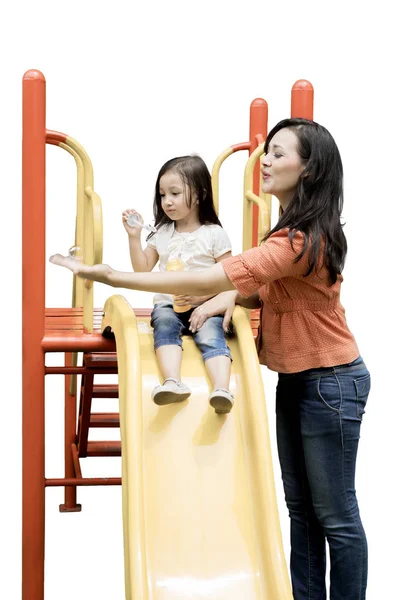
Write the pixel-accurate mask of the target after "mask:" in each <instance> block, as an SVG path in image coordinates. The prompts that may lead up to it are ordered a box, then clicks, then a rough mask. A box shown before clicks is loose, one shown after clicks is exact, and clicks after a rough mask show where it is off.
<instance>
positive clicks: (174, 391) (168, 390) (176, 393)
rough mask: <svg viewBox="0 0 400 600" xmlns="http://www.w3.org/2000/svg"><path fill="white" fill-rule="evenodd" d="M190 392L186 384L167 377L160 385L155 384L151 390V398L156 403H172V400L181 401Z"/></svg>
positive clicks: (159, 404)
mask: <svg viewBox="0 0 400 600" xmlns="http://www.w3.org/2000/svg"><path fill="white" fill-rule="evenodd" d="M190 394H191V391H190V389H189V388H188V386H187V385H185V384H184V383H182V382H181V381H178V380H177V379H172V378H171V377H169V378H168V379H166V380H165V381H164V383H163V384H162V385H157V386H156V387H155V388H154V390H153V391H152V392H151V398H152V400H153V401H154V402H155V403H156V404H157V405H158V406H163V405H164V404H173V403H174V402H182V401H183V400H186V398H189V396H190Z"/></svg>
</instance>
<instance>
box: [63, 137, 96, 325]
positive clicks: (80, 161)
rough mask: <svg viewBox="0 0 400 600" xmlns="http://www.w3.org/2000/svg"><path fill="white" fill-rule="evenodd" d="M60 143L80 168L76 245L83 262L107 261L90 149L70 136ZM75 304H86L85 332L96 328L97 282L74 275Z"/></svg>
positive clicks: (73, 300) (78, 173)
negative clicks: (94, 288)
mask: <svg viewBox="0 0 400 600" xmlns="http://www.w3.org/2000/svg"><path fill="white" fill-rule="evenodd" d="M59 146H60V147H61V148H64V150H66V151H67V152H69V153H70V154H71V155H72V156H73V157H74V159H75V163H76V168H77V205H76V225H75V245H76V246H80V247H81V248H82V249H83V262H84V263H86V264H88V265H94V264H98V263H101V262H102V261H103V216H102V208H101V200H100V197H99V196H98V194H96V192H94V191H93V167H92V163H91V160H90V158H89V155H88V154H87V152H86V150H85V149H84V148H83V146H81V145H80V144H79V143H78V142H77V141H76V140H74V139H73V138H71V137H67V138H66V140H65V142H60V144H59ZM72 306H73V307H78V306H82V307H83V326H84V329H85V331H87V332H88V333H91V332H92V331H93V282H92V281H84V280H83V279H80V278H78V277H74V283H73V297H72Z"/></svg>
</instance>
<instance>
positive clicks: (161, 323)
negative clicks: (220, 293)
mask: <svg viewBox="0 0 400 600" xmlns="http://www.w3.org/2000/svg"><path fill="white" fill-rule="evenodd" d="M193 311H194V308H192V309H191V310H188V311H187V312H184V313H176V312H175V311H174V309H173V308H172V304H170V303H169V302H159V303H158V304H156V305H155V306H154V308H153V312H152V313H151V322H150V324H151V326H152V327H153V329H154V349H155V350H157V348H159V347H160V346H170V345H173V346H180V347H181V348H182V339H181V336H182V335H184V334H190V335H193V339H194V341H195V343H196V345H197V347H198V348H199V350H200V352H201V354H202V357H203V360H204V361H206V360H208V359H209V358H213V357H214V356H228V357H229V358H231V352H230V350H229V348H228V346H227V343H226V340H225V334H224V330H223V328H222V321H223V316H222V315H217V316H215V317H209V318H208V319H207V321H206V322H205V323H204V324H203V326H202V327H201V328H200V329H199V330H198V331H196V333H192V332H191V331H189V325H190V323H189V317H190V315H191V314H192V312H193Z"/></svg>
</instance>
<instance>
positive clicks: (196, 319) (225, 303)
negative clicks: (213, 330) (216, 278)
mask: <svg viewBox="0 0 400 600" xmlns="http://www.w3.org/2000/svg"><path fill="white" fill-rule="evenodd" d="M237 296H238V292H237V290H232V291H229V292H221V293H220V294H218V295H217V296H214V297H213V298H211V299H210V300H207V302H204V304H201V305H200V306H198V307H197V308H195V310H194V311H193V312H192V314H191V316H190V319H189V322H190V326H189V330H190V331H191V332H192V333H196V331H198V330H199V329H200V327H202V326H203V325H204V323H205V322H206V320H207V319H209V318H210V317H214V316H215V315H224V320H223V323H222V327H223V329H224V331H225V332H227V331H228V327H229V323H230V321H231V318H232V315H233V311H234V308H235V300H236V298H237Z"/></svg>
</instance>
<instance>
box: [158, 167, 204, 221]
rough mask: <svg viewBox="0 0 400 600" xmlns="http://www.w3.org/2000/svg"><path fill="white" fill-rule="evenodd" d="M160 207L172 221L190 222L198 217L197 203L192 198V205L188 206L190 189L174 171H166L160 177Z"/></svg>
mask: <svg viewBox="0 0 400 600" xmlns="http://www.w3.org/2000/svg"><path fill="white" fill-rule="evenodd" d="M159 191H160V196H161V207H162V209H163V211H164V212H165V214H166V215H167V216H168V217H169V218H170V219H171V220H172V221H181V220H184V221H185V222H191V221H194V220H195V219H197V218H198V214H199V204H198V202H197V200H196V198H192V205H191V206H188V204H187V202H188V198H190V189H189V186H188V185H186V183H184V182H183V181H182V178H181V176H180V175H179V174H178V173H176V171H167V172H166V173H165V174H164V175H163V176H162V177H161V178H160V189H159Z"/></svg>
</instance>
